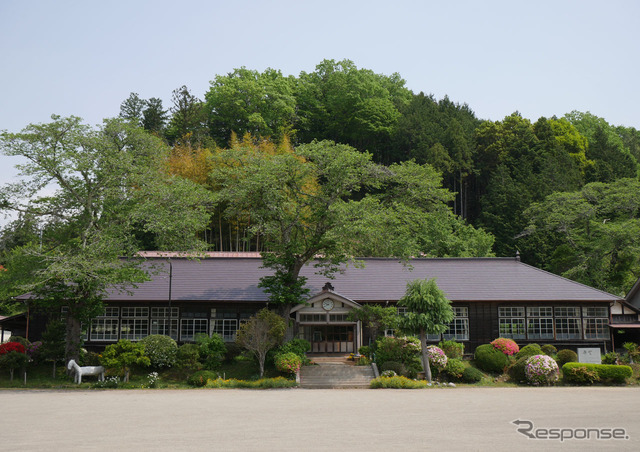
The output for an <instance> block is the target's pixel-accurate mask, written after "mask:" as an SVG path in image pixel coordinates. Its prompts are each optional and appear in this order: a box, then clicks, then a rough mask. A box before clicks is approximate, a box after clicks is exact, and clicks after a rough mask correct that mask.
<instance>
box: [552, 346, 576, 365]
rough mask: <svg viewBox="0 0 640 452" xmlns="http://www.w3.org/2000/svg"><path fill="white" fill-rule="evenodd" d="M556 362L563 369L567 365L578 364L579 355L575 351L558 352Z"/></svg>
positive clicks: (564, 350)
mask: <svg viewBox="0 0 640 452" xmlns="http://www.w3.org/2000/svg"><path fill="white" fill-rule="evenodd" d="M556 361H557V363H558V366H560V367H562V366H564V365H565V364H566V363H577V362H578V354H577V353H576V352H574V351H573V350H569V349H566V348H565V349H563V350H560V351H559V352H558V354H557V355H556Z"/></svg>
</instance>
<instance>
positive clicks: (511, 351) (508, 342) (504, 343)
mask: <svg viewBox="0 0 640 452" xmlns="http://www.w3.org/2000/svg"><path fill="white" fill-rule="evenodd" d="M491 345H493V347H494V348H495V349H497V350H500V351H501V352H502V353H504V354H505V355H508V356H511V355H515V354H516V353H518V352H519V351H520V347H518V344H516V341H514V340H513V339H507V338H506V337H499V338H498V339H495V340H494V341H493V342H491Z"/></svg>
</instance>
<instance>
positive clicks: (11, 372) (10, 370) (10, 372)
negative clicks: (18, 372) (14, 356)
mask: <svg viewBox="0 0 640 452" xmlns="http://www.w3.org/2000/svg"><path fill="white" fill-rule="evenodd" d="M9 375H11V379H10V380H9V381H13V367H12V368H11V369H9Z"/></svg>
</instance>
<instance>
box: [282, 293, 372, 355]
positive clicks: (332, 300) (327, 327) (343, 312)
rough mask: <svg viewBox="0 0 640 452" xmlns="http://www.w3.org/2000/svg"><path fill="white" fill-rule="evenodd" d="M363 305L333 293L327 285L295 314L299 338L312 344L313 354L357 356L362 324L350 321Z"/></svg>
mask: <svg viewBox="0 0 640 452" xmlns="http://www.w3.org/2000/svg"><path fill="white" fill-rule="evenodd" d="M360 307H361V306H360V305H359V304H358V303H356V302H355V301H353V300H350V299H348V298H346V297H343V296H342V295H340V294H338V293H336V292H334V291H333V286H331V284H329V283H327V284H325V286H324V288H323V290H322V291H321V292H320V293H318V294H316V295H314V296H313V297H311V298H310V299H309V300H308V302H307V303H305V304H299V305H298V306H296V307H294V308H293V309H292V310H291V312H292V313H294V314H295V319H296V324H297V327H298V337H300V338H301V339H305V340H307V341H309V342H310V343H311V353H342V354H346V353H356V352H357V351H358V348H360V346H362V328H361V324H360V322H353V321H349V320H348V318H349V313H350V312H351V310H352V309H354V308H360Z"/></svg>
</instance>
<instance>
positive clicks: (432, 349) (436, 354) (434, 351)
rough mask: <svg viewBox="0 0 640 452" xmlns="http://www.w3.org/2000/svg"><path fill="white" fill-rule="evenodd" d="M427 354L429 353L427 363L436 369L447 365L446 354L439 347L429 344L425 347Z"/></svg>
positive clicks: (441, 368)
mask: <svg viewBox="0 0 640 452" xmlns="http://www.w3.org/2000/svg"><path fill="white" fill-rule="evenodd" d="M427 355H429V364H431V365H432V366H433V367H435V368H436V369H438V370H443V369H444V368H445V367H447V355H446V354H445V353H444V351H442V349H441V348H440V347H436V346H435V345H429V346H428V347H427Z"/></svg>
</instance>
